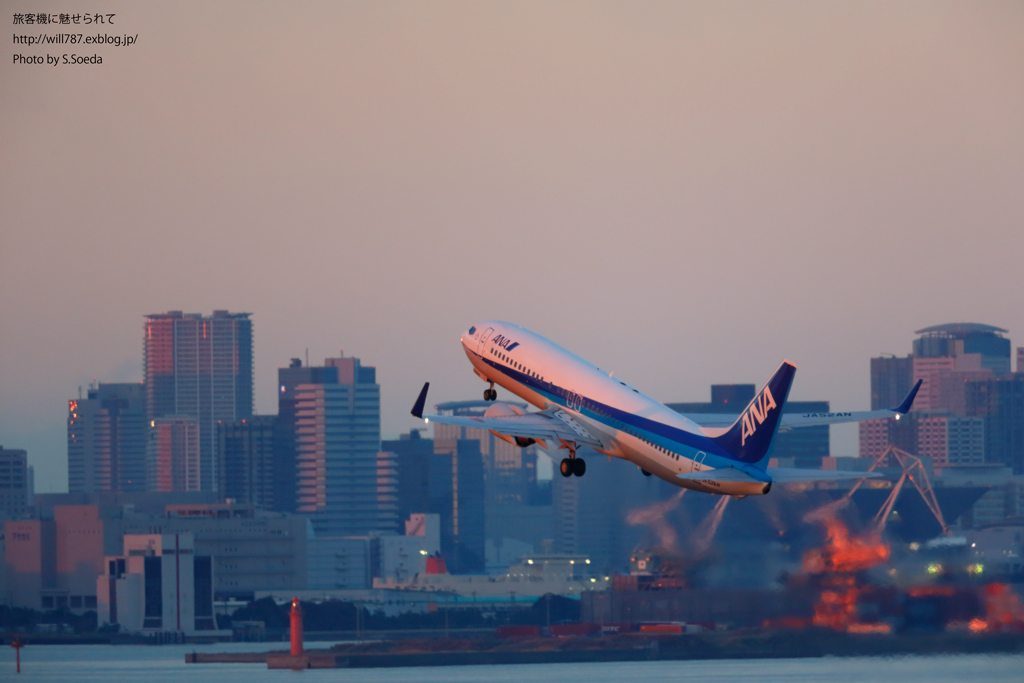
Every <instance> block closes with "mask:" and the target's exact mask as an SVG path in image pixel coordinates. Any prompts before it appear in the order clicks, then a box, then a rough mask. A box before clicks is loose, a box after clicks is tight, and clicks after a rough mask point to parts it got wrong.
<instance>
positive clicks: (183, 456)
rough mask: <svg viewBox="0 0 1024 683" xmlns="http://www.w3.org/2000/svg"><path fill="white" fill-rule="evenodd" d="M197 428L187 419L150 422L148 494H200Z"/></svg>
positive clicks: (162, 419)
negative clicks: (168, 492) (193, 492)
mask: <svg viewBox="0 0 1024 683" xmlns="http://www.w3.org/2000/svg"><path fill="white" fill-rule="evenodd" d="M200 433H201V430H200V428H199V424H198V423H197V422H196V421H195V420H194V419H192V418H187V417H158V418H156V419H155V420H150V428H149V440H148V444H147V455H146V459H147V461H148V463H147V465H148V470H149V471H148V477H147V479H148V482H149V483H148V486H147V488H148V489H149V490H150V491H202V490H203V489H202V487H201V481H202V478H201V477H202V472H201V455H200V453H201V451H200V439H199V437H200Z"/></svg>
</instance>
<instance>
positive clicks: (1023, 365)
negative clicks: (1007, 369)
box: [1017, 346, 1024, 373]
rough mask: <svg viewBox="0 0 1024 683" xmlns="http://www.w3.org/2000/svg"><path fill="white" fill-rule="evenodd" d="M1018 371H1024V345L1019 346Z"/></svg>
mask: <svg viewBox="0 0 1024 683" xmlns="http://www.w3.org/2000/svg"><path fill="white" fill-rule="evenodd" d="M1017 372H1020V373H1024V346H1018V347H1017Z"/></svg>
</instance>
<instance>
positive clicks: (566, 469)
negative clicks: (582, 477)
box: [558, 458, 575, 477]
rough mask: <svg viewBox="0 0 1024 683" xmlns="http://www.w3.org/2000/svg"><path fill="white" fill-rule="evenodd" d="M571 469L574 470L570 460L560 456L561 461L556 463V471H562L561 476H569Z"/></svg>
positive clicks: (571, 472)
mask: <svg viewBox="0 0 1024 683" xmlns="http://www.w3.org/2000/svg"><path fill="white" fill-rule="evenodd" d="M573 470H575V467H573V464H572V460H570V459H569V458H562V462H561V463H560V464H559V465H558V471H559V472H561V473H562V476H563V477H571V476H572V474H573Z"/></svg>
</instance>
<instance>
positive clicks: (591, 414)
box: [471, 351, 737, 465]
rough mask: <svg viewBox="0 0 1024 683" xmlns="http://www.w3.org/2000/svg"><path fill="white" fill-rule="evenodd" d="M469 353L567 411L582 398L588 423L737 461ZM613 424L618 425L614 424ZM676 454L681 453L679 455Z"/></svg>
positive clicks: (709, 444) (714, 446)
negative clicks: (571, 399) (572, 399)
mask: <svg viewBox="0 0 1024 683" xmlns="http://www.w3.org/2000/svg"><path fill="white" fill-rule="evenodd" d="M471 353H474V354H475V355H476V356H477V358H479V359H480V360H482V361H483V362H485V363H487V364H488V365H490V366H491V367H493V368H495V369H496V370H498V371H499V372H503V373H505V374H506V375H508V376H509V377H511V378H512V379H514V380H515V381H517V382H519V383H520V384H524V385H526V386H527V387H529V388H530V389H531V390H533V391H535V392H537V393H538V394H541V395H543V396H546V397H547V398H549V399H550V400H552V401H553V402H554V403H557V404H558V405H560V406H562V407H566V408H568V401H567V395H568V394H570V393H572V394H576V395H578V396H580V397H581V398H582V399H583V406H582V408H581V409H580V410H579V411H578V412H580V413H582V414H583V415H585V416H586V417H588V418H590V419H591V420H594V421H595V422H600V423H601V424H603V425H605V426H606V427H610V428H612V429H616V430H622V431H625V432H626V433H627V434H631V435H632V436H637V437H639V438H645V439H648V440H650V441H652V442H654V443H659V442H660V443H659V445H662V446H664V447H665V448H668V449H669V450H670V451H674V452H676V453H678V452H679V451H678V447H679V446H684V447H686V448H690V449H692V450H693V451H694V452H697V451H704V452H705V453H707V454H708V455H709V456H720V457H723V458H725V459H727V460H729V461H730V462H737V460H736V458H735V456H732V455H731V454H730V453H729V452H728V451H726V450H725V449H723V448H722V447H721V446H719V445H718V443H717V442H715V441H714V440H713V439H711V438H710V437H707V436H702V435H700V434H694V433H692V432H688V431H686V430H685V429H679V428H678V427H672V426H670V425H667V424H664V423H662V422H656V421H654V420H650V419H647V418H646V417H641V416H639V415H635V414H634V413H630V412H627V411H624V410H620V409H618V408H615V407H612V406H609V405H606V404H604V403H599V402H598V401H595V400H593V399H591V398H588V397H586V396H583V395H582V394H578V392H574V391H570V390H568V389H564V388H562V387H560V386H558V385H556V384H552V383H551V382H545V381H542V380H539V379H537V378H536V377H532V376H531V375H528V374H526V373H525V372H521V371H519V370H516V369H515V368H512V367H509V366H507V365H503V364H501V363H497V362H495V361H492V360H490V359H488V358H484V357H483V356H482V355H480V354H479V353H476V352H474V351H471ZM595 408H596V409H597V410H601V411H604V414H602V413H600V412H596V410H595ZM572 410H575V409H572ZM616 422H619V423H622V424H616ZM627 426H628V427H632V428H633V429H636V430H638V431H640V432H644V433H641V434H632V433H631V432H630V431H629V430H628V429H626V427H627ZM651 436H657V437H658V438H657V439H654V438H651ZM680 455H682V454H681V453H680ZM691 459H692V458H691ZM706 462H707V464H708V465H714V463H713V462H711V461H706Z"/></svg>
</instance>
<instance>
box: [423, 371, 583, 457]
mask: <svg viewBox="0 0 1024 683" xmlns="http://www.w3.org/2000/svg"><path fill="white" fill-rule="evenodd" d="M429 387H430V383H429V382H427V383H426V384H424V385H423V389H422V390H421V391H420V395H419V398H417V399H416V404H415V405H414V406H413V409H412V414H413V416H414V417H419V418H422V419H423V420H425V421H426V422H428V423H429V422H435V423H437V424H448V425H457V426H459V427H470V428H473V429H489V430H491V431H495V432H498V433H500V434H505V435H506V436H511V437H521V438H524V439H534V440H538V441H548V440H551V441H553V442H558V441H572V442H575V443H577V444H579V445H581V446H590V447H592V448H601V447H602V446H603V444H602V443H601V441H600V440H599V439H597V438H596V437H594V436H593V435H592V434H591V433H590V432H589V431H588V430H587V428H586V427H584V426H583V425H582V424H580V423H579V422H578V421H577V420H575V419H573V417H572V415H570V414H569V413H568V412H566V411H564V410H562V409H560V408H553V409H549V410H544V411H541V412H538V413H523V414H522V415H502V416H494V417H488V416H482V417H467V416H455V415H424V414H423V406H424V404H425V403H426V399H427V389H428V388H429Z"/></svg>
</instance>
